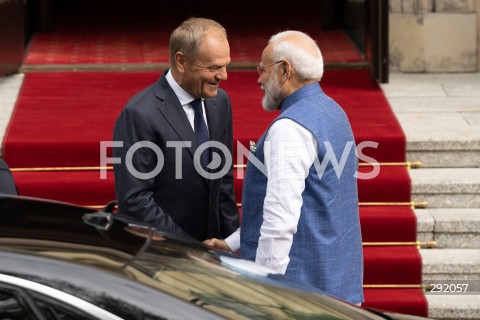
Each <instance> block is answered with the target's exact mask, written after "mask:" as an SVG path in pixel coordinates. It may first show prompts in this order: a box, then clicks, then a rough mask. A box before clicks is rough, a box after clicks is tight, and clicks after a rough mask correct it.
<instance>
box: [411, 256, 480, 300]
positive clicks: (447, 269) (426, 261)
mask: <svg viewBox="0 0 480 320" xmlns="http://www.w3.org/2000/svg"><path fill="white" fill-rule="evenodd" d="M419 251H420V255H421V256H422V262H423V269H422V279H423V281H427V280H479V281H480V249H439V248H436V249H420V250H419ZM479 297H480V296H479Z"/></svg>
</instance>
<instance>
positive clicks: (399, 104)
mask: <svg viewBox="0 0 480 320" xmlns="http://www.w3.org/2000/svg"><path fill="white" fill-rule="evenodd" d="M382 88H383V89H384V91H385V95H386V97H387V99H388V100H389V102H390V105H391V106H392V109H393V110H394V112H395V114H396V116H397V118H398V119H399V121H400V123H401V125H402V128H403V129H404V131H405V135H406V137H407V161H421V167H420V168H418V169H411V170H410V177H411V180H412V201H414V202H423V201H425V202H427V203H428V207H427V208H425V209H415V214H416V216H417V232H418V241H421V242H427V241H435V242H436V246H435V248H431V249H420V254H421V256H422V260H423V282H424V283H434V282H435V281H437V283H440V284H462V283H468V284H469V287H468V290H467V294H459V293H449V294H447V293H444V294H432V293H426V298H427V300H428V304H429V316H430V317H432V318H435V319H442V320H443V319H445V320H446V319H452V320H453V319H456V320H459V319H480V73H469V74H395V73H393V74H391V78H390V82H389V83H388V84H384V85H382Z"/></svg>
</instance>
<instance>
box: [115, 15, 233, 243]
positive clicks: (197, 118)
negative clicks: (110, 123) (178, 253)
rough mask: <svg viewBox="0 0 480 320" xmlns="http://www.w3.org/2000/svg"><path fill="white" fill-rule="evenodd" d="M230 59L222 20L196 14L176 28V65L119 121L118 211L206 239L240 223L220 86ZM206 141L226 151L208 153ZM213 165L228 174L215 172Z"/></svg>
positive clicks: (227, 110) (228, 116)
mask: <svg viewBox="0 0 480 320" xmlns="http://www.w3.org/2000/svg"><path fill="white" fill-rule="evenodd" d="M229 63H230V47H229V44H228V40H227V34H226V31H225V29H224V28H223V27H222V26H221V25H220V24H218V23H217V22H215V21H213V20H210V19H203V18H191V19H188V20H186V21H184V22H183V23H182V24H181V25H180V26H179V27H178V28H177V29H176V30H175V31H174V32H173V33H172V35H171V37H170V69H169V70H166V71H165V72H164V73H163V75H162V76H161V77H160V79H159V80H158V81H157V82H155V83H154V84H152V85H151V86H149V87H147V88H145V89H144V90H142V91H141V92H139V93H138V94H136V95H135V96H134V97H132V98H131V99H130V101H129V102H128V103H127V105H126V106H125V108H124V109H123V110H122V112H121V114H120V115H119V117H118V119H117V122H116V124H115V128H114V134H113V140H114V141H121V142H122V145H123V146H122V147H118V148H113V156H114V157H117V158H120V159H121V163H120V164H115V165H114V173H115V189H116V197H117V201H118V206H119V210H120V212H122V213H124V214H127V215H130V216H133V217H135V218H137V219H140V220H142V221H144V222H147V223H152V224H153V225H154V226H155V227H157V228H159V229H162V230H166V231H170V232H174V233H177V234H181V235H185V236H191V237H193V238H195V239H197V240H200V241H202V240H205V239H208V238H212V237H221V238H225V237H227V236H229V235H230V234H231V233H232V232H233V231H235V230H236V229H237V228H238V226H239V216H238V209H237V205H236V201H235V196H234V189H233V188H234V186H233V173H232V170H233V169H232V168H233V167H232V165H231V161H229V159H228V158H230V159H231V150H232V144H233V142H232V140H233V133H232V110H231V103H230V99H229V97H228V95H227V94H226V92H225V91H224V90H222V89H220V88H219V83H220V82H221V81H222V80H226V79H227V70H226V68H227V65H228V64H229ZM205 143H207V144H208V143H216V144H217V146H218V145H221V146H224V147H226V148H223V150H226V151H227V152H223V153H222V152H213V151H212V150H214V149H212V148H207V149H206V150H204V152H203V153H202V152H200V151H201V150H202V149H203V148H201V149H198V148H199V146H201V145H202V146H203V145H205ZM219 149H221V148H219ZM217 151H218V150H217ZM203 156H205V157H203ZM162 164H163V166H162ZM222 166H223V167H222ZM213 167H215V168H224V169H225V171H226V173H224V174H221V172H220V174H217V175H216V176H215V174H213V173H214V172H213V170H214V169H215V168H213ZM220 171H222V170H220ZM225 171H224V172H225ZM215 173H218V172H215Z"/></svg>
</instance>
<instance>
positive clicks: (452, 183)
mask: <svg viewBox="0 0 480 320" xmlns="http://www.w3.org/2000/svg"><path fill="white" fill-rule="evenodd" d="M409 173H410V178H411V181H412V201H414V202H422V201H426V202H428V207H429V208H480V168H421V169H412V170H410V172H409Z"/></svg>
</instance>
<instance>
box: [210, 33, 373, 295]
mask: <svg viewBox="0 0 480 320" xmlns="http://www.w3.org/2000/svg"><path fill="white" fill-rule="evenodd" d="M257 69H258V73H259V75H260V76H259V78H258V84H259V85H260V86H261V88H262V90H263V91H264V93H265V95H264V97H263V99H262V105H263V108H264V109H265V110H267V111H273V110H280V115H279V116H278V117H277V118H276V119H275V120H274V121H273V123H272V124H271V125H270V127H269V128H268V129H267V131H266V132H265V133H264V134H263V135H262V137H261V138H260V139H259V141H258V142H257V143H256V147H255V151H253V152H252V155H253V156H255V157H256V158H257V159H258V160H260V161H261V162H262V163H263V164H264V168H263V169H264V170H262V168H259V167H258V166H256V165H253V164H252V163H251V162H250V160H249V162H248V163H247V170H246V173H245V181H244V184H243V196H242V224H241V227H240V228H239V229H238V230H237V231H236V232H234V233H233V234H232V235H231V236H229V237H228V238H227V239H225V240H219V239H209V240H206V241H204V242H205V243H206V244H207V245H210V246H213V247H216V248H220V249H224V250H229V251H237V250H238V249H240V252H241V256H242V257H243V258H245V259H249V260H253V261H255V262H256V263H258V264H260V265H263V266H265V267H268V268H270V269H271V270H272V271H273V272H274V273H280V274H285V275H286V276H288V277H290V278H293V279H295V280H298V281H301V282H305V283H308V284H310V285H313V286H316V287H318V288H320V289H322V290H324V291H325V292H326V293H328V294H329V295H332V296H334V297H336V298H339V299H343V300H345V301H348V302H350V303H354V304H360V303H362V302H363V301H364V298H363V289H362V285H363V253H362V236H361V230H360V219H359V212H358V194H357V181H356V177H355V173H356V171H357V168H358V160H357V158H356V156H355V147H353V148H352V145H353V146H354V143H355V140H354V137H353V133H352V129H351V126H350V123H349V121H348V118H347V116H346V114H345V112H344V111H343V109H342V108H341V107H340V106H339V105H338V104H337V103H336V102H335V101H334V100H333V99H331V98H330V97H328V96H327V95H325V93H323V91H322V89H321V87H320V83H319V81H320V80H321V78H322V76H323V58H322V54H321V52H320V49H319V48H318V45H317V44H316V42H315V41H314V40H313V39H312V38H311V37H310V36H308V35H307V34H305V33H303V32H299V31H284V32H280V33H278V34H276V35H274V36H272V37H271V38H270V40H269V42H268V45H267V46H266V47H265V49H264V50H263V53H262V60H261V63H260V65H259V66H258V67H257ZM348 147H350V148H349V149H347V148H348ZM344 150H347V151H348V157H346V159H345V161H346V162H345V165H344V166H343V167H342V170H341V171H342V172H341V173H340V174H338V173H337V172H336V170H335V165H333V164H332V163H330V162H329V161H327V162H324V161H323V160H324V158H327V160H328V158H329V157H332V154H333V155H334V156H336V157H337V159H338V158H342V159H343V158H344ZM320 163H322V164H321V165H320ZM324 164H326V165H325V166H324Z"/></svg>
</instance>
